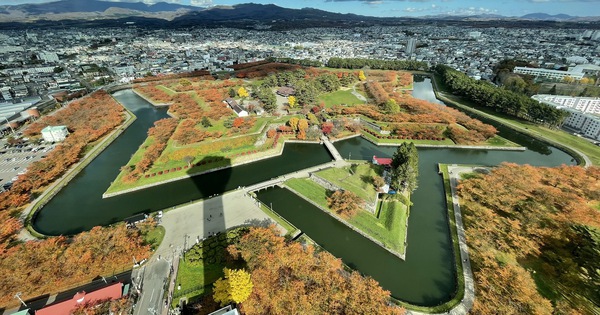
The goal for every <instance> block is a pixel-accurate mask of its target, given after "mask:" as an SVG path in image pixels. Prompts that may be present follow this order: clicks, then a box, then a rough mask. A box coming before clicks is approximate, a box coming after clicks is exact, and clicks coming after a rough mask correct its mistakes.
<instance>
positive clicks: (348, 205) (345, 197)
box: [327, 190, 364, 218]
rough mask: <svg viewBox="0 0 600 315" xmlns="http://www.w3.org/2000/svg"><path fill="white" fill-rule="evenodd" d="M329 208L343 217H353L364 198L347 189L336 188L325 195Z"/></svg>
mask: <svg viewBox="0 0 600 315" xmlns="http://www.w3.org/2000/svg"><path fill="white" fill-rule="evenodd" d="M327 203H328V204H329V208H331V210H333V211H334V212H335V213H337V214H339V215H341V216H342V217H344V218H351V217H353V216H354V215H355V214H356V213H357V212H358V210H360V209H361V207H362V206H363V204H364V200H362V199H361V198H360V197H358V196H357V195H356V194H354V193H353V192H351V191H349V190H337V191H335V192H334V193H333V194H332V195H331V196H330V197H327Z"/></svg>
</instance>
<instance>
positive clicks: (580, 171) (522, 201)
mask: <svg viewBox="0 0 600 315" xmlns="http://www.w3.org/2000/svg"><path fill="white" fill-rule="evenodd" d="M459 193H460V196H461V208H462V209H463V217H464V222H465V228H466V234H467V244H469V247H470V251H471V257H472V259H473V264H472V266H473V268H474V275H475V279H476V283H477V287H478V291H477V292H478V298H477V299H476V300H475V305H474V308H473V310H474V312H476V313H478V314H490V313H501V314H551V313H552V312H553V310H552V305H551V304H550V303H549V302H548V301H547V300H545V299H544V298H542V297H541V295H540V294H539V293H538V292H537V289H536V284H535V283H534V281H533V280H532V279H531V276H530V275H529V272H528V271H526V270H525V268H524V267H523V266H521V263H522V262H524V261H531V260H538V261H547V262H548V261H550V262H551V263H550V264H547V263H545V264H546V265H545V266H546V267H544V268H541V269H540V270H537V272H541V273H544V274H545V275H544V276H543V277H545V278H550V279H555V280H554V281H557V282H561V286H560V287H557V288H555V289H559V290H563V292H561V294H569V293H570V292H569V291H577V289H579V288H585V287H586V286H588V284H587V281H588V280H586V279H588V276H586V274H585V273H582V274H579V273H580V272H582V271H581V270H582V269H581V268H579V267H577V265H576V263H575V262H574V260H573V258H572V257H570V256H572V255H574V254H573V252H572V249H569V247H568V243H569V242H566V243H567V244H566V245H564V244H563V243H565V240H570V242H572V241H574V240H575V239H576V237H575V236H573V235H574V233H573V228H574V227H576V226H582V225H585V226H592V227H596V228H598V227H600V216H598V210H597V209H594V208H593V206H594V205H597V200H598V198H599V197H600V169H599V168H596V167H590V168H588V169H584V168H581V167H578V166H564V165H563V166H560V167H556V168H536V167H532V166H529V165H516V164H503V165H502V166H500V167H498V168H496V169H494V170H493V171H492V172H491V174H489V175H486V176H481V177H480V176H478V177H475V178H471V179H469V180H464V181H463V182H461V184H460V186H459ZM561 246H563V247H561ZM555 252H556V253H555ZM557 255H558V256H560V257H561V258H560V259H558V260H557V258H556V256H557ZM548 257H551V258H550V259H548ZM584 260H585V259H584ZM573 264H575V267H572V266H571V265H573ZM542 265H543V266H544V264H542ZM555 269H556V270H555ZM567 269H571V270H567ZM567 273H574V274H576V275H577V276H576V277H574V278H573V277H571V278H568V276H567V275H566V274H567ZM567 278H568V279H569V280H564V279H567ZM559 279H562V280H559ZM591 286H592V287H596V286H597V285H594V284H591ZM560 288H562V289H560ZM596 288H597V287H596ZM591 290H592V291H593V290H594V289H591ZM569 301H570V303H578V302H576V301H577V300H572V299H569ZM574 301H575V302H574ZM557 305H561V309H563V310H564V309H568V308H569V307H568V306H566V305H565V304H564V303H558V304H557ZM571 308H574V309H580V307H579V306H577V304H575V305H571Z"/></svg>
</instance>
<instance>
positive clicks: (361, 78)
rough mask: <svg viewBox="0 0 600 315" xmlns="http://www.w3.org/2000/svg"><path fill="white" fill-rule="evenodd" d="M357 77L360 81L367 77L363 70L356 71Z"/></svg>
mask: <svg viewBox="0 0 600 315" xmlns="http://www.w3.org/2000/svg"><path fill="white" fill-rule="evenodd" d="M358 79H359V80H361V81H364V80H366V79H367V77H366V76H365V72H364V71H362V70H360V71H358Z"/></svg>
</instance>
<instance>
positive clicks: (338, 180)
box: [315, 163, 383, 203]
mask: <svg viewBox="0 0 600 315" xmlns="http://www.w3.org/2000/svg"><path fill="white" fill-rule="evenodd" d="M382 173H383V170H382V169H381V167H380V166H377V165H373V164H370V163H365V164H358V165H356V164H354V165H352V166H346V167H343V168H328V169H326V170H323V171H320V172H317V173H315V175H317V176H319V177H321V178H323V179H325V180H327V181H329V182H330V183H332V184H334V185H336V186H338V187H340V188H343V189H345V190H349V191H351V192H353V193H354V194H356V195H357V196H359V197H360V198H361V199H363V200H365V201H367V202H369V203H373V202H375V200H376V194H377V192H376V191H375V186H374V185H373V182H372V178H373V176H381V175H382Z"/></svg>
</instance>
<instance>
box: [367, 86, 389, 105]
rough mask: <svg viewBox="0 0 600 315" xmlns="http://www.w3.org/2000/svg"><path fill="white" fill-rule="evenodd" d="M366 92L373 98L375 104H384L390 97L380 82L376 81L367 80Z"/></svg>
mask: <svg viewBox="0 0 600 315" xmlns="http://www.w3.org/2000/svg"><path fill="white" fill-rule="evenodd" d="M365 87H366V88H367V92H368V93H369V95H371V96H372V97H373V98H374V99H375V103H376V104H378V105H379V104H384V103H385V102H387V100H388V99H389V98H390V96H389V94H388V92H386V91H385V90H384V89H383V87H382V86H381V83H379V82H377V81H368V82H367V83H365Z"/></svg>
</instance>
